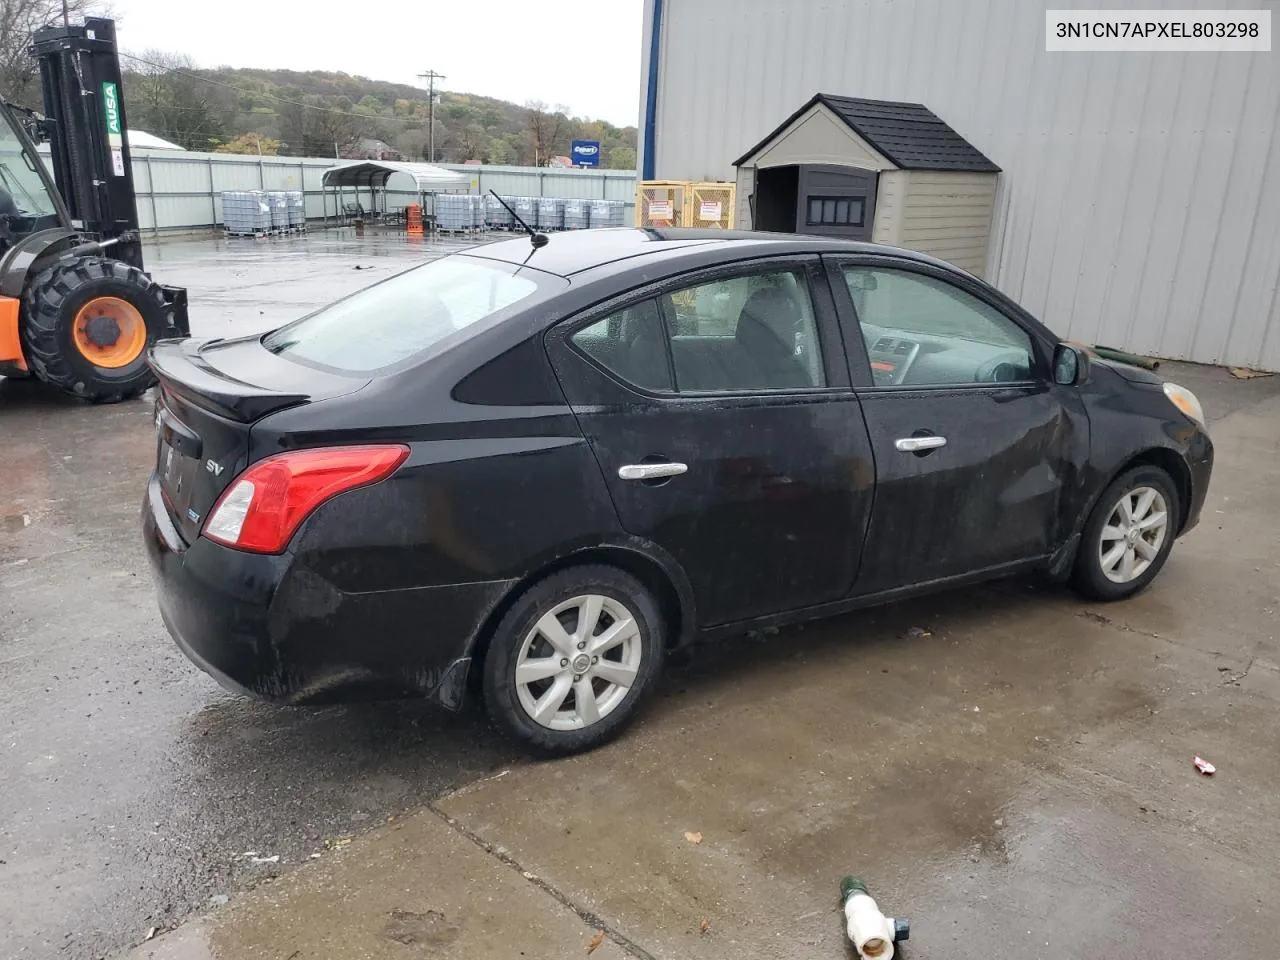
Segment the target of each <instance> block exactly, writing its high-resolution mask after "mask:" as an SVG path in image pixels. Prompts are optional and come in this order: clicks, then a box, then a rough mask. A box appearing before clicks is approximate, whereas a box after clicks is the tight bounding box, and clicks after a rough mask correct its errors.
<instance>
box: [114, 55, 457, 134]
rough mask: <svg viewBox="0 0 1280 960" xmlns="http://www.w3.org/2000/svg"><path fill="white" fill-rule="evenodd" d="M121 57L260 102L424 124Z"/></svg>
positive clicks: (405, 118) (409, 119)
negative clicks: (253, 98) (354, 110)
mask: <svg viewBox="0 0 1280 960" xmlns="http://www.w3.org/2000/svg"><path fill="white" fill-rule="evenodd" d="M120 56H121V57H123V58H124V59H126V60H133V61H134V62H136V63H145V64H146V65H147V66H149V67H155V68H156V69H157V70H164V71H165V72H166V73H176V74H177V75H178V76H180V77H188V78H189V79H191V80H199V81H200V82H202V83H211V84H213V85H214V86H215V87H226V88H227V89H228V90H234V91H235V92H236V93H239V94H241V95H248V96H250V97H255V98H257V99H260V100H272V101H274V102H276V103H285V104H289V105H290V106H294V107H302V108H303V109H305V110H319V111H321V112H322V113H333V114H337V115H338V116H342V117H355V118H356V119H358V120H384V121H390V122H392V123H421V122H422V118H421V117H383V116H379V115H378V114H376V113H352V112H351V111H350V110H339V109H338V108H337V107H324V106H320V105H319V104H315V103H306V102H304V101H302V100H291V99H289V98H288V97H280V96H276V95H275V94H274V93H264V92H263V91H260V90H246V89H245V88H244V87H241V86H237V85H236V84H234V83H227V82H226V81H225V80H215V79H214V78H213V77H206V76H203V75H202V74H199V73H192V72H191V71H189V70H183V69H181V68H180V67H169V66H166V65H165V64H163V63H156V62H155V61H153V60H147V59H146V58H145V57H138V56H134V55H133V54H131V53H121V54H120ZM424 76H425V74H424ZM439 76H440V75H439V74H437V77H439ZM433 107H434V104H433Z"/></svg>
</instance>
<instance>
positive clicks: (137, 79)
mask: <svg viewBox="0 0 1280 960" xmlns="http://www.w3.org/2000/svg"><path fill="white" fill-rule="evenodd" d="M0 2H3V0H0ZM133 62H134V64H135V66H136V70H135V72H134V73H132V74H131V75H130V78H129V82H128V83H127V85H126V90H125V94H126V97H127V102H128V104H129V110H130V115H129V124H130V126H131V127H136V128H138V129H142V130H146V131H148V132H149V133H154V134H156V135H157V136H161V137H165V138H166V139H169V140H173V141H174V142H176V143H179V144H181V145H182V146H183V147H186V148H187V149H188V150H209V149H212V146H211V143H212V142H216V141H218V140H219V139H220V137H221V135H222V133H223V131H224V128H225V126H226V123H225V120H226V118H227V115H228V113H230V112H234V109H235V105H234V102H233V99H232V97H233V95H231V94H230V92H229V91H227V92H224V90H223V88H219V87H214V86H212V85H210V84H209V83H207V82H206V81H205V80H204V79H203V78H202V77H200V76H199V75H198V74H197V73H196V66H195V64H194V63H193V62H192V60H191V58H190V57H188V56H186V55H185V54H174V53H165V52H163V51H158V50H148V51H147V52H146V53H145V54H143V55H142V56H141V57H139V58H138V59H137V60H135V61H133Z"/></svg>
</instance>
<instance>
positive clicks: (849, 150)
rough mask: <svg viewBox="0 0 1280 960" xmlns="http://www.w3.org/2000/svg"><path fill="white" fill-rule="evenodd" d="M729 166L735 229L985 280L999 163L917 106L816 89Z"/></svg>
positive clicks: (933, 115) (922, 107)
mask: <svg viewBox="0 0 1280 960" xmlns="http://www.w3.org/2000/svg"><path fill="white" fill-rule="evenodd" d="M734 166H735V167H736V168H737V181H738V211H737V225H738V226H739V227H749V228H754V229H757V230H776V231H781V232H785V233H809V234H820V235H824V236H840V237H849V238H850V239H854V240H871V241H874V242H876V243H888V244H893V245H894V246H899V247H907V248H909V249H911V250H919V251H921V252H922V253H928V254H932V255H933V256H935V257H938V258H940V259H942V260H946V261H948V262H950V263H953V264H955V265H956V266H958V267H960V268H962V269H964V270H968V271H969V272H970V273H973V274H975V275H977V276H979V277H985V276H986V270H987V245H988V240H989V239H990V235H991V221H992V216H993V214H994V211H995V198H996V178H997V177H998V176H999V174H1000V168H999V167H997V166H996V165H995V164H994V163H992V162H991V161H990V160H988V159H987V158H986V157H985V156H983V154H982V153H981V151H979V150H978V149H977V148H976V147H974V146H973V144H971V143H969V142H968V141H967V140H965V139H964V138H963V137H961V136H960V134H958V133H956V132H955V131H954V130H952V129H951V127H949V126H947V124H946V123H944V122H943V121H942V120H941V119H939V118H938V117H937V116H936V115H935V114H934V113H933V112H932V111H930V110H929V109H928V108H927V107H925V106H923V105H921V104H918V103H897V102H893V101H887V100H862V99H859V98H857V97H837V96H832V95H830V94H825V93H819V94H816V95H815V96H814V97H813V98H812V99H811V100H809V102H808V103H806V104H805V105H804V106H802V107H801V108H800V109H799V110H797V111H796V112H795V113H793V114H792V115H791V116H789V117H788V118H787V119H786V120H784V121H783V122H782V123H781V124H780V125H779V126H778V127H777V129H775V130H774V131H773V132H772V133H770V134H769V135H768V136H767V137H765V138H764V139H763V140H761V141H760V142H759V143H757V144H756V145H755V146H754V147H752V148H751V149H750V150H748V151H747V152H746V153H744V154H743V155H742V156H741V157H740V158H739V159H738V160H737V161H736V162H735V163H734Z"/></svg>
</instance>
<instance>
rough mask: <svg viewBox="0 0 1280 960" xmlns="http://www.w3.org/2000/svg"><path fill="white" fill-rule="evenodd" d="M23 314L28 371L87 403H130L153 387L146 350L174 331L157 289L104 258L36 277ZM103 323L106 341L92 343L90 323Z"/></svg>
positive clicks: (74, 263) (134, 270)
mask: <svg viewBox="0 0 1280 960" xmlns="http://www.w3.org/2000/svg"><path fill="white" fill-rule="evenodd" d="M122 304H123V305H122ZM23 313H24V322H23V324H22V332H21V336H22V347H23V352H24V354H25V355H26V359H27V365H28V366H29V367H30V368H31V371H32V372H33V373H34V374H35V375H36V376H37V377H39V378H40V379H41V380H43V381H45V382H46V383H50V384H52V385H53V386H55V387H58V388H59V389H61V390H65V391H66V392H67V393H69V394H71V395H72V396H75V397H79V398H81V399H82V400H87V401H89V402H90V403H116V402H118V401H120V400H127V399H128V398H130V397H135V396H137V395H138V394H140V393H142V391H144V390H146V389H147V388H148V387H150V386H151V385H153V384H154V383H155V382H156V380H155V374H153V373H152V372H151V368H150V367H148V366H147V351H148V350H149V349H150V347H151V345H152V344H154V343H155V342H156V340H158V339H160V338H161V337H164V336H168V335H169V334H170V332H171V330H172V318H171V316H170V313H171V310H170V307H169V306H168V304H166V303H165V300H164V295H163V294H162V293H161V290H160V286H159V284H157V283H155V282H154V281H153V280H152V279H151V278H150V277H149V276H147V275H146V274H145V273H143V272H142V271H141V270H139V269H138V268H137V267H131V266H129V264H127V263H123V262H121V261H119V260H111V259H108V258H106V257H83V258H80V259H73V260H67V261H63V262H60V263H55V264H54V265H53V266H51V267H49V268H48V269H47V270H44V271H43V272H41V273H40V274H38V275H37V276H36V277H35V278H34V280H32V281H31V283H30V284H29V285H28V287H27V293H26V304H25V310H24V311H23ZM109 313H111V314H114V315H115V316H116V317H118V318H119V319H112V318H111V317H109V316H107V314H109ZM104 320H105V321H106V324H105V330H103V331H101V332H100V331H99V329H98V328H97V327H95V328H94V329H93V336H94V337H96V338H98V339H99V340H101V341H102V342H101V343H92V342H90V334H89V332H88V330H89V324H90V323H93V324H101V323H103V321H104ZM112 324H114V330H115V338H114V340H112V339H111V336H112ZM78 326H79V329H77V327H78Z"/></svg>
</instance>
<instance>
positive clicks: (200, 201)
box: [40, 147, 636, 232]
mask: <svg viewBox="0 0 1280 960" xmlns="http://www.w3.org/2000/svg"><path fill="white" fill-rule="evenodd" d="M40 152H41V154H42V156H43V157H44V160H45V163H46V165H47V164H48V162H49V157H48V154H49V151H48V148H47V147H42V148H41V149H40ZM132 157H133V181H134V194H135V197H136V199H137V204H138V221H139V223H140V225H141V227H142V229H143V230H147V231H157V232H161V231H175V230H196V229H200V228H203V227H212V226H213V225H215V224H218V223H221V222H222V196H221V194H222V192H223V191H224V190H302V191H303V193H304V197H305V204H306V212H307V218H308V219H311V220H318V219H320V218H321V217H324V216H325V212H326V207H327V209H328V215H329V216H333V215H335V214H336V213H337V212H338V211H337V208H336V206H335V199H336V194H334V192H333V191H332V190H331V191H329V197H328V198H326V196H325V189H324V184H323V178H324V172H325V170H327V169H329V168H330V167H332V166H333V165H334V161H333V160H331V159H328V158H324V157H254V156H242V155H240V154H227V153H193V152H188V151H186V150H134V151H132ZM440 166H443V167H445V168H446V169H448V170H457V171H461V172H464V173H468V174H470V175H471V192H472V193H485V192H488V190H489V189H491V188H492V189H494V190H497V191H498V193H501V194H514V195H516V196H532V197H544V196H545V197H565V198H569V199H577V200H619V201H622V202H623V203H625V204H626V206H627V214H626V220H627V222H634V219H633V217H634V213H633V211H634V208H635V201H636V175H635V172H634V171H631V170H573V169H567V170H556V169H551V168H541V167H514V166H489V165H476V164H457V165H455V164H440ZM399 180H403V183H398V182H397V181H399ZM387 186H388V190H387V201H386V202H387V204H388V205H389V206H391V207H395V206H404V205H405V204H409V203H416V202H417V201H418V194H417V193H416V192H414V190H413V184H412V181H411V180H410V179H409V177H407V176H404V175H400V174H397V175H396V176H395V177H392V179H391V180H390V181H389V183H388V184H387ZM398 187H402V188H403V189H397V188H398ZM344 199H345V200H346V201H347V202H352V203H353V202H357V201H359V202H360V203H362V204H363V205H364V206H365V208H366V209H368V208H370V207H371V206H372V204H373V201H372V198H371V197H370V194H369V191H368V190H361V191H360V192H359V196H357V195H356V191H355V190H352V189H348V190H346V191H345V193H344Z"/></svg>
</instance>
